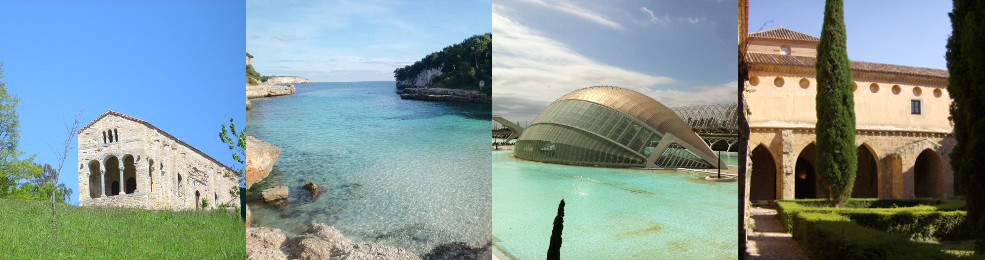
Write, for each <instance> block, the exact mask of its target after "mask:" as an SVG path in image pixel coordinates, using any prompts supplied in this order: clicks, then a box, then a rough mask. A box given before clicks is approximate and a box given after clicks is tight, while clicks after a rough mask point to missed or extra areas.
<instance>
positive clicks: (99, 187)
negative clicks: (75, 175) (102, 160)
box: [89, 160, 103, 199]
mask: <svg viewBox="0 0 985 260" xmlns="http://www.w3.org/2000/svg"><path fill="white" fill-rule="evenodd" d="M99 166H100V165H99V161H97V160H91V161H89V198H92V199H95V198H99V197H102V196H103V183H102V176H101V175H102V174H101V173H100V172H99V170H100V169H99Z"/></svg>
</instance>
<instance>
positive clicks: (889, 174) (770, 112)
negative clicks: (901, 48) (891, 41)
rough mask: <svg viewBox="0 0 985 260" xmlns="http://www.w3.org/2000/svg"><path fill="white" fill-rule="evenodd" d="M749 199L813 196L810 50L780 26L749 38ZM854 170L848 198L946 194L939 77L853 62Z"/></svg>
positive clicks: (943, 97)
mask: <svg viewBox="0 0 985 260" xmlns="http://www.w3.org/2000/svg"><path fill="white" fill-rule="evenodd" d="M748 40H749V42H748V53H747V55H746V62H747V63H748V64H749V80H748V81H746V82H745V84H746V93H745V97H746V104H749V105H748V109H749V117H748V118H749V128H750V136H749V150H750V151H751V152H750V155H751V157H752V174H751V176H750V184H751V185H750V191H749V193H750V194H749V198H750V200H752V201H764V200H773V199H794V198H797V199H799V198H821V197H824V196H823V193H822V190H820V189H819V187H818V186H817V182H818V176H815V172H814V165H815V157H816V147H815V139H816V136H815V133H814V125H815V124H816V122H817V117H816V112H815V94H816V93H817V86H816V84H817V81H816V80H815V78H814V74H815V71H814V61H815V54H816V51H815V48H816V46H817V44H818V42H819V39H818V38H817V37H814V36H810V35H806V34H803V33H799V32H795V31H792V30H789V29H784V28H782V27H780V28H775V29H770V30H765V31H760V32H754V33H750V34H749V35H748ZM851 67H852V80H854V84H855V86H854V88H855V89H854V97H855V116H856V129H857V131H856V134H855V146H856V147H857V149H858V172H857V173H856V179H855V188H854V190H853V191H852V197H853V198H923V197H934V198H946V197H952V196H955V195H956V194H955V192H956V191H957V190H955V189H954V174H953V172H952V171H951V167H950V159H949V157H948V155H949V154H950V151H951V149H953V147H954V145H955V141H954V137H953V136H952V134H951V133H952V131H953V128H952V126H951V124H950V122H949V121H948V116H949V115H950V113H949V111H948V107H949V106H950V104H951V99H950V98H949V97H948V92H947V79H948V72H947V71H946V70H939V69H929V68H919V67H909V66H900V65H891V64H881V63H871V62H860V61H852V63H851Z"/></svg>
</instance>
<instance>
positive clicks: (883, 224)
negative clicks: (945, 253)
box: [841, 211, 971, 241]
mask: <svg viewBox="0 0 985 260" xmlns="http://www.w3.org/2000/svg"><path fill="white" fill-rule="evenodd" d="M841 214H842V215H844V216H846V217H848V218H849V219H851V220H852V222H855V223H857V224H859V225H862V226H865V227H869V228H873V229H876V230H881V231H883V232H886V233H890V234H893V235H897V236H900V237H902V238H908V239H910V240H917V241H929V240H943V239H949V240H953V239H964V238H969V237H970V235H971V233H970V232H969V229H968V224H967V222H966V221H965V219H966V218H967V215H968V214H967V212H965V211H897V212H884V211H876V212H843V213H841Z"/></svg>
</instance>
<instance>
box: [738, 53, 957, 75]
mask: <svg viewBox="0 0 985 260" xmlns="http://www.w3.org/2000/svg"><path fill="white" fill-rule="evenodd" d="M746 61H747V62H749V63H750V64H768V65H786V66H794V67H810V68H813V67H814V62H815V58H814V57H804V56H793V55H780V54H766V53H748V54H746ZM852 70H853V71H856V72H876V73H891V74H900V75H910V76H921V77H934V78H944V79H946V78H948V77H950V74H949V73H948V72H947V70H940V69H931V68H921V67H910V66H902V65H892V64H884V63H874V62H862V61H852Z"/></svg>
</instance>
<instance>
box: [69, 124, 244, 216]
mask: <svg viewBox="0 0 985 260" xmlns="http://www.w3.org/2000/svg"><path fill="white" fill-rule="evenodd" d="M78 150H79V168H78V169H79V205H81V206H112V207H127V208H141V209H149V210H187V209H199V208H202V201H203V200H205V201H206V202H207V204H208V206H207V208H215V207H217V206H219V205H228V206H237V207H238V206H239V178H238V177H237V176H236V173H235V171H233V170H232V169H231V168H229V167H227V166H225V165H223V164H222V163H220V162H219V161H217V160H215V159H213V158H212V157H210V156H208V155H206V154H204V153H202V152H201V151H199V150H198V149H195V148H194V147H192V146H191V145H188V144H187V143H185V142H183V141H181V140H179V139H177V138H175V137H174V136H172V135H170V134H168V133H167V132H165V131H164V130H161V129H159V128H157V127H155V126H153V125H151V124H150V123H148V122H146V121H143V120H140V119H137V118H133V117H130V116H127V115H124V114H121V113H119V112H115V111H112V110H109V111H107V112H106V113H103V114H102V115H100V116H99V117H98V118H96V119H95V120H93V121H92V122H91V123H89V124H88V125H86V126H85V127H83V128H82V129H81V130H79V136H78ZM121 180H123V181H121ZM121 184H122V185H121ZM121 188H122V189H121Z"/></svg>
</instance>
